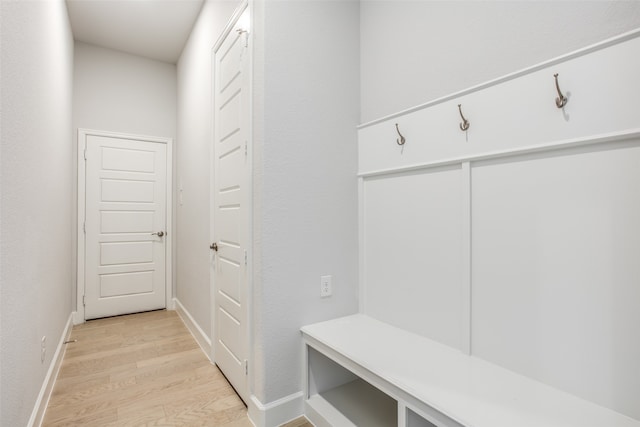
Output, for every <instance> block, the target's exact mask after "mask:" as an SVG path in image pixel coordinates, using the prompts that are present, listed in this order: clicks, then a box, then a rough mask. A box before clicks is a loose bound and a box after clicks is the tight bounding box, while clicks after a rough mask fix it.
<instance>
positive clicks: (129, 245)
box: [84, 135, 167, 319]
mask: <svg viewBox="0 0 640 427" xmlns="http://www.w3.org/2000/svg"><path fill="white" fill-rule="evenodd" d="M85 157H86V162H85V165H86V166H85V168H86V169H85V170H86V178H85V179H86V186H85V188H86V199H85V209H86V211H85V221H86V222H85V298H84V303H85V319H95V318H99V317H106V316H115V315H119V314H125V313H135V312H141V311H147V310H154V309H160V308H165V306H166V299H165V293H166V288H165V280H166V278H165V268H166V267H165V262H166V260H165V258H166V252H165V238H166V216H167V206H166V197H167V196H166V195H167V146H166V144H162V143H156V142H148V141H140V140H135V139H126V138H118V137H105V136H96V135H87V136H86V156H85Z"/></svg>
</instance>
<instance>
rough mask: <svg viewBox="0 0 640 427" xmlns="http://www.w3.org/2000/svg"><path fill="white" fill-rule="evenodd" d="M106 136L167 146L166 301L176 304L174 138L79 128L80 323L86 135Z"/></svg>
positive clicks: (80, 314) (80, 319)
mask: <svg viewBox="0 0 640 427" xmlns="http://www.w3.org/2000/svg"><path fill="white" fill-rule="evenodd" d="M90 135H93V136H102V137H111V138H124V139H135V140H138V141H145V142H156V143H161V144H166V146H167V199H166V200H167V202H166V203H167V206H166V211H167V216H166V221H167V228H166V229H167V231H166V233H167V234H166V237H165V245H164V246H165V286H166V292H165V298H166V299H165V304H166V307H167V309H168V310H170V309H172V308H173V304H172V302H173V281H172V278H173V268H172V267H173V252H172V245H173V228H172V224H173V216H172V211H173V197H172V196H173V139H172V138H164V137H158V136H146V135H134V134H127V133H116V132H107V131H102V130H92V129H83V128H78V223H77V233H78V236H77V239H78V248H77V257H76V258H77V264H78V265H77V280H76V311H75V313H73V323H74V324H75V325H78V324H80V323H84V322H85V311H84V303H83V297H84V288H85V233H84V223H85V221H86V213H85V204H86V185H87V183H86V164H85V151H86V138H87V136H90Z"/></svg>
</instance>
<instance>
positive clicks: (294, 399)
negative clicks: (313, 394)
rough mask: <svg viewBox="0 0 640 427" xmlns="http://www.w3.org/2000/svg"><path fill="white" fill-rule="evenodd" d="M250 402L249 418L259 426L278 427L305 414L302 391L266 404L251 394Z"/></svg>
mask: <svg viewBox="0 0 640 427" xmlns="http://www.w3.org/2000/svg"><path fill="white" fill-rule="evenodd" d="M248 404H249V419H250V420H251V422H252V423H253V424H254V425H255V426H257V427H276V426H279V425H282V424H284V423H287V422H289V421H293V420H295V419H296V418H300V417H301V416H303V415H304V400H303V395H302V392H298V393H294V394H290V395H289V396H285V397H283V398H282V399H278V400H276V401H274V402H270V403H267V404H266V405H265V404H263V403H262V402H260V401H259V400H258V398H257V397H255V396H254V395H251V399H249V402H248Z"/></svg>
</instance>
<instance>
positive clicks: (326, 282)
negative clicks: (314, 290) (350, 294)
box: [320, 276, 332, 298]
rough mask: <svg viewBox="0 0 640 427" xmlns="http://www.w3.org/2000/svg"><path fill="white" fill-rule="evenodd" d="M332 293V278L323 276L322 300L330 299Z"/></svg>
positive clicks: (321, 285)
mask: <svg viewBox="0 0 640 427" xmlns="http://www.w3.org/2000/svg"><path fill="white" fill-rule="evenodd" d="M331 293H332V290H331V276H321V277H320V296H321V297H322V298H326V297H330V296H331Z"/></svg>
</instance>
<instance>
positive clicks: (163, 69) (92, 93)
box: [73, 42, 177, 307]
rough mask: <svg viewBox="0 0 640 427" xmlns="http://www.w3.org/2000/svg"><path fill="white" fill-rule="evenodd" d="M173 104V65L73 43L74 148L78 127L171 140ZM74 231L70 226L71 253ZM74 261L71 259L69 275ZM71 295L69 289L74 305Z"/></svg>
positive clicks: (75, 215)
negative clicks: (71, 234)
mask: <svg viewBox="0 0 640 427" xmlns="http://www.w3.org/2000/svg"><path fill="white" fill-rule="evenodd" d="M176 108H177V88H176V66H175V65H174V64H168V63H166V62H161V61H155V60H152V59H147V58H142V57H139V56H135V55H131V54H128V53H123V52H118V51H115V50H111V49H105V48H102V47H97V46H93V45H90V44H86V43H79V42H76V43H75V56H74V78H73V141H74V146H73V147H74V148H73V150H74V152H75V150H77V148H76V147H77V138H78V133H77V132H78V128H86V129H96V130H106V131H111V132H122V133H132V134H139V135H150V136H162V137H169V138H174V140H175V137H176ZM73 162H74V170H77V165H76V163H77V156H76V155H73ZM174 164H175V159H174ZM75 176H77V175H74V177H75ZM73 191H74V195H76V194H77V178H75V179H74V182H73ZM74 200H75V199H74ZM76 219H77V210H75V209H74V211H73V221H74V224H75V222H76ZM174 232H175V227H174ZM76 234H77V233H76V229H75V228H74V229H73V245H74V246H73V247H74V253H75V247H76ZM174 245H175V243H174ZM75 265H76V259H75V257H74V259H73V266H74V270H73V271H74V279H75V272H76V269H75ZM174 271H175V268H174ZM75 282H76V281H75V280H74V283H75ZM75 296H76V292H75V289H74V292H73V301H74V307H75Z"/></svg>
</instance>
